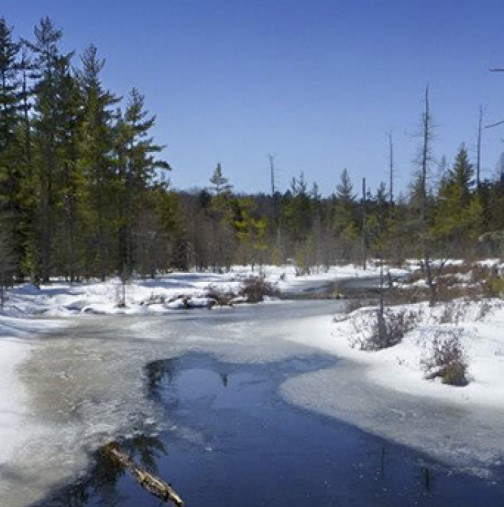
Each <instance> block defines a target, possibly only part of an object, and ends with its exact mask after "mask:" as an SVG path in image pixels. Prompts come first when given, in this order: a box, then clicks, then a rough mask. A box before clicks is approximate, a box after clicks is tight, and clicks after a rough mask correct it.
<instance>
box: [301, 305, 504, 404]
mask: <svg viewBox="0 0 504 507" xmlns="http://www.w3.org/2000/svg"><path fill="white" fill-rule="evenodd" d="M447 308H448V310H447ZM393 310H394V311H395V312H396V313H399V312H409V313H411V314H413V315H416V319H417V320H416V325H415V328H414V329H413V330H412V331H410V332H408V333H406V335H405V336H404V338H403V339H402V340H401V342H400V343H399V344H397V345H395V346H393V347H389V348H385V349H382V350H378V351H367V350H361V348H360V344H361V342H363V341H365V340H366V338H367V337H368V336H369V334H370V333H371V329H372V326H373V324H374V323H375V322H376V309H375V308H361V309H358V310H356V311H354V312H352V313H351V314H350V315H349V316H341V315H340V316H336V317H335V318H334V319H333V320H332V321H331V320H330V319H324V318H320V317H319V318H316V319H314V320H313V321H310V322H308V323H307V325H308V326H309V327H310V329H316V332H311V333H309V334H301V333H298V334H295V335H294V334H293V335H292V340H294V341H298V342H303V343H305V344H309V345H310V346H313V347H317V348H319V349H321V350H323V351H325V352H327V353H329V354H333V355H334V356H337V357H339V358H345V359H348V360H351V361H353V362H356V363H359V364H361V365H363V366H365V367H366V370H365V375H366V376H367V377H368V378H369V379H370V380H371V381H372V382H373V383H376V384H378V385H381V386H382V387H385V388H387V389H393V390H396V391H400V392H403V393H407V394H410V395H415V396H425V397H429V398H435V399H439V400H445V401H450V402H456V403H458V404H460V405H461V406H468V405H480V406H483V407H493V408H498V409H502V408H504V404H503V401H502V395H503V394H504V374H503V373H502V372H503V371H504V333H503V332H502V330H503V329H504V304H503V303H502V301H501V300H497V299H494V300H487V301H464V300H458V301H455V302H454V303H453V304H452V305H447V304H439V305H437V306H436V307H434V308H429V306H428V305H427V304H426V303H417V304H410V305H399V306H396V307H394V308H393ZM447 315H448V317H447ZM447 318H450V319H451V320H453V321H454V322H450V323H443V322H444V321H445V320H446V319H447ZM450 331H455V332H456V334H457V335H458V336H459V337H460V342H461V344H462V347H463V349H464V351H465V357H466V360H467V363H468V377H469V384H468V385H467V386H465V387H454V386H450V385H446V384H443V383H441V381H440V380H439V379H434V380H426V379H425V373H426V372H425V368H424V366H423V361H422V360H423V359H425V358H426V357H428V356H429V355H430V354H431V345H432V337H433V336H434V335H436V333H437V334H438V335H440V336H443V335H444V334H446V333H448V332H450Z"/></svg>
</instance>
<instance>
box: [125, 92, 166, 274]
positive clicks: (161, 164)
mask: <svg viewBox="0 0 504 507" xmlns="http://www.w3.org/2000/svg"><path fill="white" fill-rule="evenodd" d="M144 104H145V98H144V96H143V95H142V94H141V93H140V92H139V91H138V90H137V89H136V88H133V90H132V91H131V94H130V97H129V102H128V104H127V107H126V110H125V111H124V114H123V115H122V116H121V117H120V118H119V121H118V123H117V135H116V148H115V149H116V157H117V160H116V163H117V177H118V193H117V195H118V197H119V203H118V211H119V216H118V270H119V272H120V273H121V276H123V277H129V276H131V273H132V270H133V266H134V251H135V245H134V243H135V241H140V240H141V236H140V235H139V231H138V230H136V231H135V219H136V218H137V217H138V216H139V211H140V210H142V209H145V208H146V206H147V204H148V203H147V200H146V196H147V194H148V191H149V190H150V189H152V187H153V185H155V177H156V170H157V169H160V170H169V169H170V166H169V165H168V163H167V162H165V161H164V160H158V159H157V158H156V157H155V154H156V153H159V152H160V151H162V149H163V146H159V145H157V144H155V143H154V141H153V139H152V137H149V131H150V130H151V129H152V127H154V125H155V122H156V117H155V116H150V115H149V113H148V112H147V111H145V110H144Z"/></svg>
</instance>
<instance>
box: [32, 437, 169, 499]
mask: <svg viewBox="0 0 504 507" xmlns="http://www.w3.org/2000/svg"><path fill="white" fill-rule="evenodd" d="M120 445H121V448H122V449H123V450H124V451H125V452H127V453H128V454H129V455H131V456H132V458H133V459H134V460H135V461H136V462H139V463H140V464H141V465H142V466H143V467H145V468H146V469H147V470H148V471H149V472H151V473H153V474H155V475H156V474H158V473H159V468H158V461H159V460H160V459H161V458H162V457H163V456H166V455H167V454H168V452H167V450H166V446H165V444H164V443H163V441H162V440H161V438H159V437H155V436H144V435H139V436H135V437H134V438H131V439H127V440H123V441H121V442H120ZM92 462H93V466H92V468H91V469H90V470H89V471H88V473H87V474H86V477H85V478H84V479H82V480H80V481H78V482H77V483H75V484H72V485H69V486H66V487H65V488H63V489H61V490H59V491H58V492H57V493H55V494H54V495H53V496H52V497H50V498H48V499H46V500H44V501H43V502H39V503H36V504H35V505H34V506H33V507H89V506H91V505H93V506H94V505H97V506H98V505H99V506H103V507H105V506H106V507H115V506H122V505H124V502H125V501H127V500H128V498H129V496H130V495H127V494H125V491H123V489H124V488H125V486H124V485H123V484H121V481H122V482H126V483H130V484H131V485H132V486H133V488H135V487H137V486H135V485H134V481H133V480H132V479H131V478H129V476H128V475H127V472H126V471H125V470H124V468H123V467H122V466H120V465H119V464H118V463H117V461H116V460H114V459H113V458H112V457H111V455H110V454H109V453H107V452H104V451H103V450H102V449H100V450H99V451H97V452H95V453H94V454H93V456H92ZM138 487H139V486H138ZM135 495H138V496H139V497H141V496H142V495H143V496H147V493H146V492H144V491H138V492H135ZM147 501H149V499H148V497H147ZM155 502H156V505H159V500H155ZM152 505H154V503H153V504H152Z"/></svg>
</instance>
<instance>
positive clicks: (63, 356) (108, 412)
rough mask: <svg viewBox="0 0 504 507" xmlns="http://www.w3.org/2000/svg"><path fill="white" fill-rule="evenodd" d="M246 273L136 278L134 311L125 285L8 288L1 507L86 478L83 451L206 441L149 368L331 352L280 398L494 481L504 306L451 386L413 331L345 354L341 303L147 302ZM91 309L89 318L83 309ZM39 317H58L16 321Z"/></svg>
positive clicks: (288, 384)
mask: <svg viewBox="0 0 504 507" xmlns="http://www.w3.org/2000/svg"><path fill="white" fill-rule="evenodd" d="M284 268H285V269H284ZM284 268H277V269H271V270H270V271H269V272H266V274H267V276H268V277H269V279H271V280H272V281H278V282H279V283H283V284H284V287H285V288H288V289H289V290H304V289H305V288H306V287H308V286H316V285H317V284H320V283H325V281H328V280H329V279H334V277H335V276H339V277H343V276H353V277H361V276H362V272H360V271H359V270H358V269H357V268H345V269H340V270H339V271H338V272H336V271H335V270H333V271H332V272H330V273H324V272H319V273H314V274H312V275H309V276H307V277H301V278H298V277H295V275H294V273H293V272H292V269H291V268H292V267H284ZM265 271H267V270H266V269H265ZM248 274H250V272H248ZM366 274H369V273H366ZM245 276H248V275H247V271H246V270H245V269H243V270H240V269H239V268H234V270H233V271H232V272H231V273H229V274H226V275H216V274H204V275H200V274H190V273H189V274H181V275H170V277H168V278H167V279H164V280H152V281H149V280H146V281H141V282H138V283H135V284H133V285H132V286H128V287H127V302H128V305H127V307H126V308H118V307H117V301H116V298H117V291H118V290H119V289H120V284H119V283H118V281H117V280H113V281H111V282H107V283H105V284H98V283H96V284H88V285H81V286H70V285H69V284H64V283H60V284H54V285H53V286H50V287H42V289H41V290H39V289H37V288H36V287H33V286H24V287H22V288H20V289H19V290H18V291H17V292H16V291H15V292H13V293H11V294H10V296H9V297H10V299H9V305H10V306H9V308H8V310H7V311H5V312H4V315H1V316H0V333H1V336H2V338H1V342H0V343H1V352H2V353H1V355H0V436H1V438H2V448H1V449H0V474H1V480H0V505H8V506H9V507H17V506H23V505H28V504H29V503H31V502H34V501H36V500H37V499H39V498H41V497H43V496H44V495H45V494H46V493H47V492H48V491H49V490H50V488H52V487H54V486H55V485H57V484H61V483H62V482H66V481H69V480H72V479H73V478H75V477H78V476H79V474H82V473H83V471H84V470H85V468H86V466H87V464H88V461H87V460H88V453H89V452H90V451H93V450H95V449H97V448H98V447H99V446H100V445H102V444H104V443H106V442H108V441H110V440H113V439H115V438H117V436H126V435H135V434H139V433H146V434H149V432H154V431H158V430H159V429H160V428H161V429H162V428H163V427H166V428H170V427H171V428H178V431H179V432H180V434H182V435H185V436H186V437H187V438H188V439H193V440H198V438H199V437H198V433H197V431H196V430H195V429H194V428H185V427H181V426H177V425H176V424H175V422H174V421H171V420H170V419H169V417H166V414H160V413H159V412H158V410H159V407H157V405H156V403H155V401H154V400H153V399H151V398H150V397H148V396H146V393H147V384H148V378H146V371H145V366H146V364H148V363H149V362H151V361H155V360H159V359H168V358H171V357H178V356H180V355H183V354H186V353H190V352H200V353H205V354H212V355H214V356H215V357H217V358H218V359H219V360H220V361H223V362H230V363H237V364H240V363H259V364H263V363H273V362H276V361H282V360H283V359H289V358H293V357H303V356H307V355H311V354H320V353H321V352H322V353H324V354H327V355H328V356H329V357H331V356H333V357H334V359H335V364H334V366H332V367H330V368H324V369H322V370H319V371H316V372H311V373H304V374H299V375H297V376H295V377H292V378H290V379H287V380H286V381H285V382H284V383H283V384H282V385H281V387H280V390H279V394H280V395H281V396H282V397H284V398H285V399H286V400H287V401H288V402H290V403H293V404H295V405H297V406H300V407H303V408H305V409H308V410H312V411H316V412H319V413H323V414H326V415H328V416H330V417H334V418H338V419H342V420H344V421H347V422H349V423H351V424H354V425H356V426H358V427H360V428H362V429H364V430H366V431H369V432H371V433H374V434H378V435H381V436H383V437H385V438H388V439H390V440H392V441H395V442H399V443H401V444H404V445H407V446H410V447H413V448H415V449H418V450H420V451H422V452H424V453H425V455H426V456H431V457H433V458H435V459H438V460H441V461H443V462H446V463H449V464H451V465H454V466H456V467H459V468H461V469H463V470H466V471H470V473H477V474H485V473H490V472H489V471H490V470H491V468H492V466H493V465H494V464H496V463H498V462H499V460H502V456H503V455H504V438H503V437H504V434H503V430H502V429H501V424H500V421H501V420H502V416H503V415H504V413H503V411H504V409H503V404H502V392H503V388H504V385H503V382H504V375H502V368H501V366H502V361H503V357H504V355H503V354H504V340H503V339H502V333H501V330H502V326H503V325H504V312H503V311H501V310H498V311H496V312H495V314H494V315H492V316H491V317H490V318H489V319H487V320H485V321H484V322H478V323H477V324H476V323H472V322H470V323H466V324H464V325H465V333H466V334H465V335H464V336H465V338H464V339H466V340H467V344H468V349H469V352H470V354H471V359H472V360H471V363H470V373H471V375H472V380H473V381H472V382H471V384H470V385H469V386H467V387H465V388H463V389H458V390H454V388H449V387H447V386H444V385H441V384H439V383H433V382H430V383H429V382H426V381H425V379H423V377H422V374H421V372H420V371H419V369H418V367H417V366H415V365H414V361H415V360H416V359H417V357H416V356H417V349H415V347H416V346H417V344H418V338H419V337H418V336H415V335H411V336H408V337H406V339H405V340H404V343H403V344H401V345H400V346H398V348H393V349H388V350H387V351H382V352H379V353H363V352H361V351H358V350H356V349H352V348H350V347H349V345H348V336H346V335H345V334H344V333H343V331H342V330H343V329H344V326H345V322H341V323H335V322H334V321H333V319H332V316H333V314H334V313H336V312H337V311H342V309H343V303H342V302H339V301H325V302H322V301H316V302H313V301H312V302H308V301H305V302H275V304H266V305H258V306H241V305H240V306H237V307H235V308H232V309H230V308H219V309H216V310H215V309H214V310H212V311H208V310H193V311H191V312H187V311H185V310H168V309H167V308H166V307H165V306H163V305H158V306H159V307H157V306H156V305H150V306H149V308H146V306H143V305H142V302H143V301H145V300H146V299H148V298H149V297H151V296H152V295H153V294H154V295H163V296H166V297H168V296H169V297H176V296H177V295H180V294H181V290H183V291H184V294H185V293H187V294H189V295H190V296H191V297H194V298H197V297H200V294H201V291H202V290H203V289H204V287H206V286H207V285H208V284H209V283H212V284H216V283H220V284H221V286H222V287H224V286H227V287H233V286H234V287H236V284H239V283H240V282H239V280H240V279H242V278H243V277H245ZM86 308H87V309H90V310H92V311H93V312H94V313H93V314H85V313H82V312H85V310H86ZM41 313H44V314H45V316H47V315H52V316H54V317H58V318H53V319H47V318H44V319H41V318H39V317H33V318H31V319H25V318H24V317H23V318H21V317H22V316H24V315H26V314H31V315H40V314H41ZM100 313H102V314H107V315H104V316H100V315H96V314H100ZM119 313H120V315H115V314H119ZM77 314H78V315H77ZM468 316H469V320H470V319H471V318H472V314H469V313H468ZM62 317H64V318H62ZM44 333H45V334H44ZM338 333H339V334H338ZM398 357H399V359H400V361H398ZM342 358H343V359H342Z"/></svg>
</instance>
